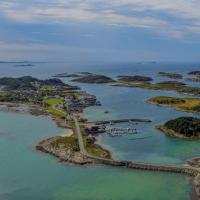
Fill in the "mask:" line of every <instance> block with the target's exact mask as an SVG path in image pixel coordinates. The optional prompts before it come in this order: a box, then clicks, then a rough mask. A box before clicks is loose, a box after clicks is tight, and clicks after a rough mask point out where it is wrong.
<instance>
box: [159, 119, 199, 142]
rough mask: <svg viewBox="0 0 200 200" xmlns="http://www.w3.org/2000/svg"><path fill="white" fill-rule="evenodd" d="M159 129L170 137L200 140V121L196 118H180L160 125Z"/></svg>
mask: <svg viewBox="0 0 200 200" xmlns="http://www.w3.org/2000/svg"><path fill="white" fill-rule="evenodd" d="M157 129H158V130H160V131H162V132H164V133H165V134H166V135H168V136H170V137H175V138H179V139H186V140H199V139H200V119H198V118H194V117H179V118H177V119H174V120H170V121H168V122H166V123H165V124H164V125H158V126H157Z"/></svg>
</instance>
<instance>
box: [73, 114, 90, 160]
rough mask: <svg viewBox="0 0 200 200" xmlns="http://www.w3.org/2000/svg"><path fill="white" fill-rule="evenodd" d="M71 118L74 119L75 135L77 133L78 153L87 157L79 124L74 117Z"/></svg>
mask: <svg viewBox="0 0 200 200" xmlns="http://www.w3.org/2000/svg"><path fill="white" fill-rule="evenodd" d="M73 118H74V122H75V128H76V133H77V136H78V143H79V148H80V153H81V154H83V155H85V156H87V151H86V149H85V145H84V141H83V136H82V133H81V129H80V125H79V122H78V120H77V118H76V117H75V116H74V117H73Z"/></svg>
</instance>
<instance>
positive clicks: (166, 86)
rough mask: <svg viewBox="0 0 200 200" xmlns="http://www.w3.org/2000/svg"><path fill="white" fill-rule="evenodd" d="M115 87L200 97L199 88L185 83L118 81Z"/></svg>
mask: <svg viewBox="0 0 200 200" xmlns="http://www.w3.org/2000/svg"><path fill="white" fill-rule="evenodd" d="M113 86H120V87H135V88H143V89H148V90H166V91H175V92H179V93H184V94H189V95H196V96H200V88H199V87H191V86H187V85H186V84H185V83H182V82H179V81H162V82H158V83H149V82H123V81H118V82H116V83H114V84H113Z"/></svg>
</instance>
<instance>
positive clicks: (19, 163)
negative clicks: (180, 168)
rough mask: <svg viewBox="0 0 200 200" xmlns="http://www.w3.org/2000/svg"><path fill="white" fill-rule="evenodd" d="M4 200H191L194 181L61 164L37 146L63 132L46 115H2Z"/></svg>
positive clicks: (0, 191) (0, 185) (0, 171)
mask: <svg viewBox="0 0 200 200" xmlns="http://www.w3.org/2000/svg"><path fill="white" fill-rule="evenodd" d="M0 127H1V131H2V132H4V133H7V137H5V136H4V137H0V159H1V162H0V177H1V179H0V199H1V200H26V199H29V200H35V199H37V200H45V199H46V200H65V199H70V200H93V199H99V200H100V199H105V200H122V199H126V200H129V199H130V200H133V199H135V200H138V199H141V200H145V199H149V200H159V199H162V200H165V199H166V200H167V199H169V198H170V199H172V200H178V199H180V200H188V199H190V194H191V184H190V179H189V178H187V177H185V176H182V175H175V174H165V173H159V172H158V173H152V172H144V171H137V170H125V169H119V168H109V167H103V166H99V167H94V166H93V167H77V166H67V165H64V164H61V163H59V162H58V161H57V159H54V158H53V157H52V156H49V155H46V154H43V153H40V152H36V151H35V150H34V146H35V144H36V143H37V142H38V141H39V140H41V139H43V138H46V137H49V136H53V135H56V134H60V133H62V132H63V130H62V129H60V128H57V127H56V126H55V124H54V123H53V122H52V121H51V120H50V119H48V118H46V117H33V116H28V115H20V114H13V113H2V112H0Z"/></svg>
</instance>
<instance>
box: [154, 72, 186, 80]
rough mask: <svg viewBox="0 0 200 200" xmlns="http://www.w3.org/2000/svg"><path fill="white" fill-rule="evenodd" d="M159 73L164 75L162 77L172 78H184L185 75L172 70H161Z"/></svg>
mask: <svg viewBox="0 0 200 200" xmlns="http://www.w3.org/2000/svg"><path fill="white" fill-rule="evenodd" d="M158 75H159V76H162V77H167V78H171V79H182V78H183V76H182V75H181V74H177V73H171V72H159V73H158Z"/></svg>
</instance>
